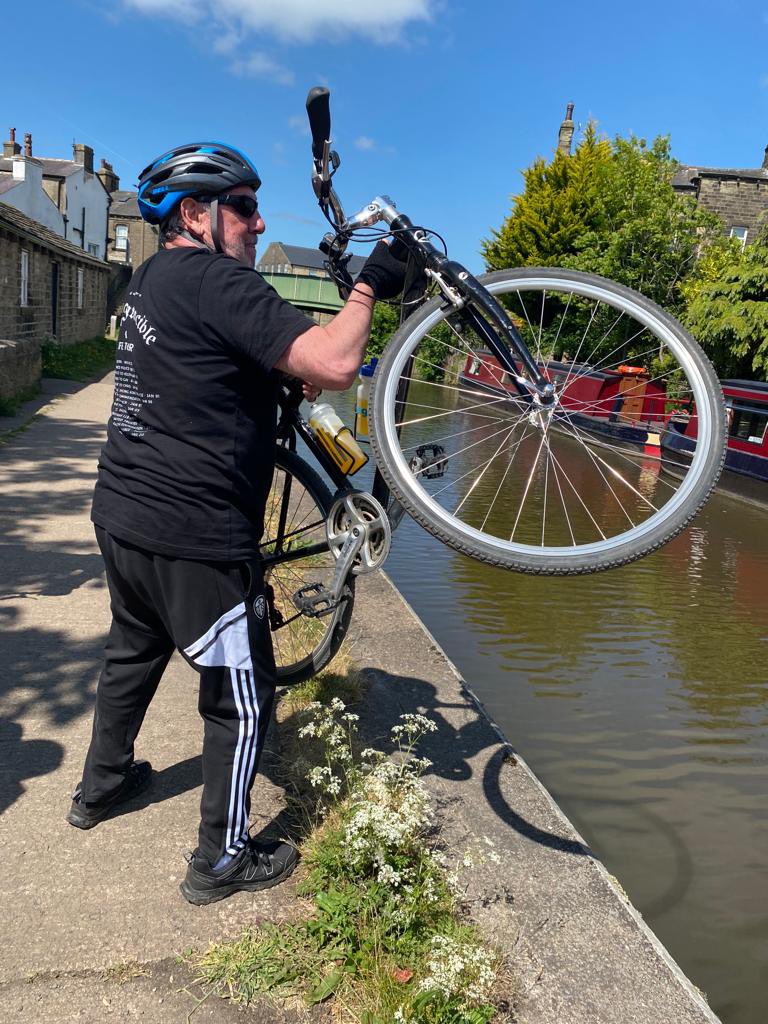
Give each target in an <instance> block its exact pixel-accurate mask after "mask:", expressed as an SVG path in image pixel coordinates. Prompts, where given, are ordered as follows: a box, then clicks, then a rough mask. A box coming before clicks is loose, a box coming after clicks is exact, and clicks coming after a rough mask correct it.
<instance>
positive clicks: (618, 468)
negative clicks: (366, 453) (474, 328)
mask: <svg viewBox="0 0 768 1024" xmlns="http://www.w3.org/2000/svg"><path fill="white" fill-rule="evenodd" d="M460 369H461V367H460V366H459V367H457V369H456V370H455V371H454V372H453V374H446V376H445V378H441V380H440V381H436V382H433V383H427V382H424V381H416V382H413V383H411V385H410V389H409V393H408V399H407V401H406V402H404V403H403V404H402V405H401V406H399V407H398V414H397V417H398V423H399V424H400V428H401V433H400V446H401V449H402V453H403V456H404V459H405V461H406V462H410V461H411V460H412V459H414V457H415V458H416V460H421V461H418V468H417V474H418V478H419V481H420V483H421V485H422V487H423V489H424V491H425V492H426V494H427V495H428V496H429V497H430V498H431V499H432V500H433V501H434V502H436V503H437V505H438V506H439V509H440V510H442V509H445V510H447V511H449V512H450V513H451V514H452V515H453V516H455V517H457V518H458V519H460V520H461V521H463V522H464V523H467V524H469V525H471V526H474V527H477V528H478V529H481V530H483V531H484V532H485V533H488V534H492V535H493V536H495V537H499V538H503V539H505V540H506V539H511V540H515V541H517V542H519V543H524V544H533V545H539V544H544V543H546V544H547V545H549V546H558V545H565V546H569V547H570V546H572V545H574V544H591V543H594V542H596V541H599V540H601V539H603V538H605V537H606V536H608V537H611V536H614V535H615V534H616V533H621V532H624V531H625V530H627V529H629V528H631V527H633V526H638V525H639V524H640V523H642V522H644V521H645V520H647V519H648V518H649V517H650V516H651V515H652V514H653V513H654V512H655V511H657V510H658V509H660V508H662V507H663V506H664V505H665V504H666V503H667V502H668V501H670V500H671V499H672V498H673V497H674V495H675V493H676V491H677V489H678V487H679V486H680V480H678V479H677V478H675V477H672V476H670V475H669V474H667V473H662V472H661V462H660V458H659V451H658V449H655V455H656V457H655V458H654V457H651V453H652V452H653V450H652V449H650V450H649V452H648V453H644V451H643V448H642V447H640V446H639V445H632V444H629V443H628V442H627V441H626V440H623V439H621V438H619V437H610V436H608V435H606V434H601V433H595V432H594V429H593V426H585V425H584V424H581V425H578V424H575V423H574V422H572V420H571V419H570V417H569V416H567V415H566V414H562V413H560V411H559V410H558V411H557V415H555V416H554V417H553V419H552V421H551V423H550V421H549V420H548V419H547V417H546V416H545V414H544V413H541V412H536V411H533V410H532V407H531V406H529V405H526V404H525V403H522V402H521V401H520V400H519V399H518V398H516V397H515V396H512V395H510V396H508V397H506V398H500V397H498V396H491V395H489V394H484V393H483V392H482V391H480V390H478V388H477V387H476V386H474V387H473V386H472V385H471V384H470V385H467V384H466V383H462V382H461V381H459V380H458V377H457V374H458V372H459V370H460ZM590 422H592V421H590ZM604 422H606V423H607V421H604ZM544 423H547V424H548V426H547V427H546V429H544V430H542V424H544ZM593 425H594V424H593ZM613 428H614V429H619V428H618V426H617V425H616V424H614V425H613ZM622 429H629V428H628V427H622ZM642 436H643V438H644V437H645V432H643V433H642ZM436 446H439V452H438V449H437V447H436ZM438 456H439V457H438ZM425 457H426V459H427V460H428V461H429V460H430V458H431V459H432V461H433V462H434V463H435V464H436V466H435V468H437V467H439V472H433V470H432V467H429V466H428V468H427V469H426V470H425V471H423V472H422V464H423V461H424V459H425Z"/></svg>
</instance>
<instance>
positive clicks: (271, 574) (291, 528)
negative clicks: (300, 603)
mask: <svg viewBox="0 0 768 1024" xmlns="http://www.w3.org/2000/svg"><path fill="white" fill-rule="evenodd" d="M331 503H332V497H331V494H330V491H329V490H328V488H327V487H326V486H325V484H324V483H323V482H322V480H321V479H320V477H319V476H318V474H317V473H316V472H315V471H314V470H313V469H312V468H311V467H310V466H308V465H307V464H306V463H305V462H304V461H303V460H302V459H301V458H300V457H299V456H298V455H297V454H296V453H295V452H291V451H288V450H286V449H284V448H280V447H278V449H277V454H276V460H275V471H274V475H273V478H272V485H271V487H270V491H269V495H268V497H267V504H266V510H265V517H264V535H263V537H262V541H261V544H260V552H261V555H262V558H264V559H266V561H265V563H264V564H265V572H264V579H265V583H266V584H267V586H268V587H271V599H270V605H271V607H270V621H271V626H272V646H273V650H274V654H275V665H276V668H277V682H278V684H279V685H281V686H286V685H294V684H296V683H300V682H303V681H304V680H306V679H309V678H310V677H311V676H313V675H315V674H316V673H317V672H318V671H320V669H321V668H323V667H325V665H327V664H328V662H329V661H330V660H331V659H332V658H333V656H334V655H335V654H336V652H337V650H338V649H339V647H340V646H341V643H342V640H343V639H344V636H345V634H346V630H347V626H348V624H349V620H350V618H351V615H352V606H353V602H354V589H353V588H354V583H353V582H351V584H350V589H349V595H348V597H347V598H346V599H345V600H344V601H343V602H342V603H341V605H340V606H339V607H338V608H336V609H335V610H334V611H333V612H331V613H329V614H328V615H324V616H322V617H320V618H312V617H309V616H307V615H302V614H301V613H300V612H299V611H298V609H297V608H296V605H295V603H294V600H293V596H294V594H296V592H297V591H299V590H300V589H302V588H303V587H307V586H312V585H316V584H317V585H320V586H322V587H325V588H330V585H331V581H332V579H333V575H334V571H335V568H336V560H335V558H334V557H333V555H332V554H331V552H330V551H329V550H328V544H327V539H326V532H325V521H326V518H327V515H328V512H329V510H330V507H331ZM303 552H304V553H303Z"/></svg>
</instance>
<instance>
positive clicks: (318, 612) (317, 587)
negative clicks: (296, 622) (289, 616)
mask: <svg viewBox="0 0 768 1024" xmlns="http://www.w3.org/2000/svg"><path fill="white" fill-rule="evenodd" d="M291 600H292V601H293V603H294V605H295V606H296V609H297V610H298V611H300V612H301V614H302V615H307V616H309V618H311V619H319V618H320V617H321V616H323V615H329V614H330V613H331V612H332V611H333V610H334V609H335V608H338V606H339V605H340V604H341V602H342V601H343V600H344V597H343V596H342V597H340V598H338V599H337V600H334V599H333V595H332V594H331V592H330V591H329V590H327V589H326V588H325V587H324V586H323V584H322V583H308V584H307V586H306V587H302V588H301V589H300V590H297V591H296V593H295V594H293V596H292V597H291Z"/></svg>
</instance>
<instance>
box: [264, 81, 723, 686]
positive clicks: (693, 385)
mask: <svg viewBox="0 0 768 1024" xmlns="http://www.w3.org/2000/svg"><path fill="white" fill-rule="evenodd" d="M307 112H308V115H309V121H310V128H311V132H312V157H313V174H312V181H313V187H314V190H315V194H316V196H317V199H318V202H319V205H320V208H321V210H322V211H323V214H324V216H325V217H326V219H327V220H328V222H329V223H330V225H331V227H332V229H333V230H332V231H331V232H328V233H327V234H326V235H325V236H324V238H323V240H322V241H321V243H320V248H321V250H322V251H323V252H324V254H325V255H326V268H327V269H328V272H329V273H330V275H331V277H332V278H333V279H334V281H335V282H336V283H337V286H338V288H339V292H340V294H341V295H342V297H344V298H345V297H346V296H347V295H348V294H349V291H350V289H351V287H352V284H353V282H352V279H351V277H350V275H349V273H348V271H347V262H348V260H349V256H348V255H347V254H346V249H347V246H348V244H349V241H350V240H351V238H352V237H353V236H355V235H357V236H358V237H360V236H361V235H362V236H364V237H365V238H366V239H368V240H371V239H372V238H379V237H383V236H385V235H386V236H389V237H390V238H391V240H392V244H393V245H396V246H398V247H399V248H400V252H401V254H403V255H406V256H407V258H408V259H409V261H410V265H411V268H412V271H413V273H412V279H414V280H417V281H419V280H421V281H426V282H427V284H428V287H429V288H430V289H431V291H432V292H433V293H434V294H432V295H429V294H427V293H425V292H423V291H422V293H421V294H417V295H416V297H415V298H412V297H409V295H408V292H406V298H405V301H406V302H410V303H411V304H412V305H413V306H414V307H415V309H414V311H413V312H411V313H410V315H409V316H407V318H406V319H405V320H404V321H403V322H402V323H401V326H400V327H399V329H398V330H397V331H396V332H395V334H394V335H393V336H392V338H391V339H390V340H389V342H388V343H387V346H386V348H385V350H384V352H383V354H382V356H381V358H380V360H379V363H378V366H377V368H376V372H375V374H374V377H373V382H372V389H371V396H370V414H371V415H370V442H371V450H372V453H373V457H374V461H375V465H376V477H375V481H374V486H373V488H372V493H371V494H368V493H365V492H361V491H357V490H355V488H354V486H353V485H352V483H351V482H350V480H348V479H347V478H346V477H345V476H344V474H343V473H341V472H340V471H339V469H338V467H337V466H336V465H335V464H334V463H333V460H332V459H330V458H329V456H328V455H327V454H326V452H325V451H324V450H323V448H322V447H321V446H320V445H319V444H318V443H317V442H316V440H315V438H314V437H313V435H312V432H311V431H310V430H309V427H308V425H307V424H306V422H305V421H304V419H303V417H302V416H301V413H300V411H299V403H300V400H301V394H300V390H299V389H297V388H296V387H295V386H291V385H289V386H286V387H285V388H284V389H283V395H282V398H281V402H280V406H281V418H280V423H279V427H278V439H279V444H278V449H277V457H276V471H275V479H274V481H273V487H272V491H271V492H270V506H269V507H268V511H267V532H266V534H265V538H264V541H263V543H262V557H263V559H264V563H265V572H266V577H267V582H268V584H269V588H270V589H269V591H268V594H269V603H270V617H271V623H272V629H273V636H274V638H275V648H276V654H277V660H278V677H279V682H280V683H293V682H298V681H300V680H301V679H304V678H307V676H309V675H311V674H312V673H313V672H316V671H317V670H318V669H319V668H321V667H322V666H323V665H325V664H327V662H328V661H329V660H330V658H331V657H332V656H333V654H335V652H336V650H337V649H338V647H339V645H340V644H341V641H342V640H343V637H344V635H345V633H346V630H347V627H348V625H349V620H350V618H351V615H352V607H353V603H354V584H355V577H356V576H357V575H358V574H360V573H361V572H367V571H372V570H373V569H375V568H378V567H379V566H380V565H381V564H383V561H384V559H385V558H386V555H387V552H388V550H389V544H390V542H391V532H392V525H393V522H392V521H393V520H394V524H395V525H396V522H397V521H399V517H400V516H401V515H402V513H403V511H406V512H408V513H409V514H410V515H411V516H412V517H413V518H414V519H415V520H416V521H417V522H418V523H420V524H421V525H422V526H423V527H424V528H425V529H426V530H428V531H429V532H430V533H432V534H433V535H434V536H436V537H438V538H439V539H440V540H441V541H443V542H444V543H446V544H448V545H449V546H451V547H453V548H455V549H456V550H458V551H461V552H463V553H465V554H467V555H469V556H470V557H473V558H477V559H480V560H482V561H485V562H489V563H491V564H493V565H498V566H502V567H504V568H508V569H513V570H516V571H521V572H527V573H536V574H548V575H561V574H562V575H568V574H582V573H591V572H597V571H600V570H603V569H608V568H613V567H616V566H621V565H625V564H627V563H629V562H632V561H634V560H636V559H638V558H641V557H643V556H644V555H646V554H648V553H650V552H652V551H654V550H656V549H657V548H659V547H660V546H661V545H662V544H665V543H666V542H667V541H669V540H670V539H671V538H672V537H674V536H675V535H676V534H678V533H679V532H680V531H681V530H682V529H683V528H684V527H685V526H686V525H687V524H688V522H690V520H691V518H692V517H693V516H694V515H695V514H696V513H697V512H698V510H699V509H700V508H701V506H702V505H703V504H704V502H705V501H706V499H707V497H708V496H709V494H710V492H711V491H712V488H713V487H714V485H715V483H716V481H717V478H718V476H719V473H720V471H721V469H722V466H723V462H724V459H725V449H726V441H727V437H726V420H725V415H726V414H725V405H724V402H723V398H722V392H721V390H720V386H719V382H718V380H717V377H716V375H715V371H714V369H713V367H712V365H711V363H710V362H709V360H708V359H707V357H706V356H705V355H704V353H703V352H702V350H701V348H700V347H699V345H698V344H697V342H696V341H695V340H694V339H693V338H692V337H691V335H690V334H689V333H688V332H687V331H686V330H685V329H684V328H683V327H682V326H681V325H680V324H679V323H678V322H677V321H676V320H675V319H674V318H673V317H671V316H670V315H669V314H668V313H666V312H665V311H664V310H663V309H661V308H660V307H659V306H657V305H656V304H654V303H653V302H651V301H650V300H648V299H646V298H645V297H644V296H642V295H640V294H639V293H637V292H634V291H632V290H631V289H629V288H626V287H624V286H623V285H619V284H616V283H615V282H612V281H609V280H607V279H605V278H601V277H599V276H597V275H594V274H586V273H582V272H578V271H571V270H561V269H557V268H524V269H513V270H501V271H496V272H494V273H490V274H484V275H482V276H480V277H477V278H476V277H474V276H473V275H472V274H471V273H470V272H469V271H468V270H466V268H465V267H463V266H461V264H459V263H457V262H455V261H453V260H451V259H450V258H449V257H448V255H447V252H446V251H445V245H444V244H442V246H441V247H438V246H437V245H435V244H434V242H433V239H437V240H439V241H440V242H441V243H442V239H440V236H439V235H437V234H436V233H435V232H433V231H430V230H428V229H426V228H424V227H421V226H418V225H415V224H414V223H413V222H412V221H411V220H410V218H409V217H408V216H406V215H405V214H403V213H400V212H399V211H398V210H397V208H396V207H395V204H394V203H393V202H392V200H391V199H389V197H387V196H377V197H376V198H375V199H373V200H372V201H371V202H370V203H369V204H367V205H366V206H365V207H363V208H362V209H361V210H360V211H359V212H358V213H356V214H354V215H353V216H352V217H349V218H347V217H346V216H345V214H344V210H343V207H342V204H341V201H340V199H339V196H338V194H337V193H336V191H335V189H334V187H333V184H332V179H333V177H334V175H335V174H336V172H337V170H338V168H339V166H340V163H341V161H340V158H339V156H338V154H337V153H336V152H335V151H334V150H332V149H331V142H330V137H331V130H330V128H331V124H330V107H329V92H328V90H327V89H323V88H315V89H312V90H310V93H309V96H308V98H307ZM382 222H383V224H384V225H385V226H386V227H385V228H383V229H376V230H374V228H375V226H376V225H378V224H380V223H382ZM417 290H418V289H417ZM411 295H413V291H411ZM629 363H633V364H638V363H639V364H641V365H639V366H629V365H626V364H629ZM646 364H650V369H646ZM619 371H621V372H619ZM617 380H618V384H617ZM617 388H618V390H617ZM690 418H693V419H694V420H695V423H696V437H695V446H694V450H693V451H692V453H690V458H688V457H687V458H686V461H685V464H682V463H680V464H678V465H676V466H675V467H674V469H675V474H674V475H673V474H667V473H666V472H665V471H664V470H662V467H661V457H660V452H661V446H662V444H663V442H664V439H665V436H666V435H667V434H668V433H670V432H672V431H675V430H678V431H679V429H680V422H681V420H683V421H686V420H688V419H690ZM688 433H689V434H690V430H689V431H688ZM297 437H300V438H301V439H302V440H303V442H304V443H305V444H306V446H307V448H308V449H309V451H310V453H311V454H312V455H313V457H314V458H315V459H316V460H317V461H318V463H319V464H320V466H321V467H322V469H323V470H324V471H325V473H326V474H327V475H328V477H329V478H330V480H331V481H332V483H333V485H334V487H335V493H332V492H331V490H330V489H329V488H328V486H327V485H326V484H325V482H324V481H323V480H322V478H321V477H320V476H319V474H318V473H317V472H316V471H315V470H314V469H313V468H312V466H310V465H308V463H307V462H306V461H305V460H304V459H303V458H302V457H301V456H300V455H299V454H298V453H297V451H296V439H297Z"/></svg>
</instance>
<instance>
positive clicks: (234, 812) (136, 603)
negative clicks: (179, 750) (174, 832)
mask: <svg viewBox="0 0 768 1024" xmlns="http://www.w3.org/2000/svg"><path fill="white" fill-rule="evenodd" d="M96 537H97V540H98V542H99V547H100V548H101V552H102V555H103V556H104V561H105V563H106V567H107V583H108V585H109V594H110V600H111V607H112V628H111V629H110V632H109V637H108V639H107V645H106V649H105V661H104V668H103V670H102V673H101V676H100V678H99V684H98V689H97V692H96V710H95V714H94V719H93V735H92V738H91V745H90V748H89V750H88V756H87V758H86V762H85V769H84V772H83V785H82V799H83V800H84V801H85V802H86V804H90V803H99V802H100V801H102V800H104V799H105V798H106V797H108V796H109V795H110V794H111V793H112V792H114V790H115V789H116V788H117V786H119V785H120V783H121V781H122V779H123V774H124V772H125V771H126V769H127V768H128V766H129V765H130V764H131V761H132V760H133V744H134V740H135V739H136V736H137V734H138V731H139V729H140V728H141V723H142V722H143V720H144V715H145V714H146V711H147V708H148V707H149V703H150V701H151V700H152V697H153V696H154V694H155V691H156V690H157V686H158V683H159V682H160V678H161V676H162V674H163V671H164V670H165V666H166V665H167V664H168V661H169V659H170V657H171V655H172V654H173V651H174V648H178V650H179V651H181V653H182V654H183V655H184V657H185V659H186V660H187V661H188V662H189V663H190V664H191V665H192V666H193V668H195V669H196V670H197V671H198V672H199V673H200V695H199V703H198V708H199V711H200V714H201V716H202V718H203V720H204V723H205V734H204V740H203V797H202V801H201V805H200V814H201V822H200V835H199V851H200V853H201V854H202V856H203V857H205V858H206V859H207V860H208V862H209V863H210V864H211V865H213V864H215V863H216V861H217V860H218V859H219V858H220V857H221V856H222V855H223V854H224V853H225V852H226V853H230V854H235V853H237V852H238V850H240V849H242V847H243V845H244V843H245V841H246V837H247V833H248V813H249V810H250V791H251V786H252V785H253V780H254V776H255V774H256V769H257V767H258V763H259V756H260V754H261V749H262V746H263V744H264V737H265V734H266V731H267V725H268V723H269V716H270V714H271V712H272V704H273V700H274V693H275V662H274V657H273V654H272V640H271V636H270V631H269V619H268V615H267V609H266V602H265V599H264V585H263V579H262V576H261V569H260V567H259V565H258V564H257V563H254V564H250V563H248V564H246V563H232V562H192V561H187V560H186V559H179V558H169V557H166V556H164V555H156V554H152V553H151V552H148V551H143V550H141V549H139V548H136V547H133V546H131V545H129V544H125V543H123V542H122V541H119V540H117V539H116V538H114V537H112V536H111V535H110V534H109V533H107V532H106V531H105V530H102V529H101V528H100V527H96ZM168 728H169V729H175V728H177V725H176V722H174V721H170V722H168Z"/></svg>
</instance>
